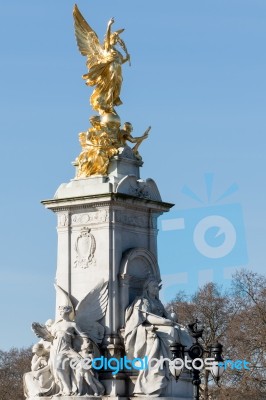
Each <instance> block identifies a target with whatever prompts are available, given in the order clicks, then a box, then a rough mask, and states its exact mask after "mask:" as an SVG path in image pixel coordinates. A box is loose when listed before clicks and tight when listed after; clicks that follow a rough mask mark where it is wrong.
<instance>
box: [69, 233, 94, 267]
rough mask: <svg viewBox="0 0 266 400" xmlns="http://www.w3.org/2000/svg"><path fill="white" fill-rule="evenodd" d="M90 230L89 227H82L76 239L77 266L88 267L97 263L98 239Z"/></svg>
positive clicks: (75, 263)
mask: <svg viewBox="0 0 266 400" xmlns="http://www.w3.org/2000/svg"><path fill="white" fill-rule="evenodd" d="M90 231H91V230H90V229H89V228H87V227H84V228H82V229H81V232H80V235H79V236H78V237H77V239H76V242H75V245H74V249H75V252H76V260H75V261H74V267H75V268H77V267H80V268H88V267H89V266H90V265H95V258H94V253H95V250H96V240H95V237H94V236H93V235H92V234H91V233H90Z"/></svg>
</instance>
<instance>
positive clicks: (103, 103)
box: [73, 5, 130, 115]
mask: <svg viewBox="0 0 266 400" xmlns="http://www.w3.org/2000/svg"><path fill="white" fill-rule="evenodd" d="M73 16H74V25H75V35H76V39H77V45H78V48H79V51H80V52H81V54H82V55H83V56H87V63H86V65H87V67H88V71H89V72H88V73H87V74H84V75H83V79H85V80H86V85H88V86H94V87H95V88H94V90H93V93H92V95H91V98H90V103H91V106H92V107H93V109H94V110H96V111H98V112H99V113H100V114H101V115H103V114H104V113H116V112H115V110H114V106H119V105H120V104H122V101H121V99H120V91H121V85H122V80H123V78H122V64H124V63H125V62H127V61H129V62H130V55H129V53H128V51H127V48H126V45H125V43H124V41H123V40H122V39H121V38H120V36H119V35H120V34H121V33H122V32H123V31H124V29H119V30H117V31H115V32H111V27H112V25H113V23H114V18H111V19H110V21H109V22H108V24H107V31H106V35H105V39H104V43H103V45H101V44H100V42H99V39H98V36H97V34H96V33H95V31H94V30H93V29H92V28H91V27H90V25H89V24H88V23H87V22H86V21H85V19H84V18H83V16H82V15H81V13H80V11H79V9H78V7H77V5H75V7H74V11H73ZM117 44H119V45H120V47H121V48H122V50H123V51H124V53H125V55H123V54H122V53H120V52H119V51H118V50H117V48H116V45H117Z"/></svg>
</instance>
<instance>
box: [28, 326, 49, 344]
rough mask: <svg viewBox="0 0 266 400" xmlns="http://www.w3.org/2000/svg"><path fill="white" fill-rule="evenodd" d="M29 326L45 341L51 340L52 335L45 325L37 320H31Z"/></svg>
mask: <svg viewBox="0 0 266 400" xmlns="http://www.w3.org/2000/svg"><path fill="white" fill-rule="evenodd" d="M31 328H32V330H33V332H34V333H35V335H36V336H37V337H39V338H41V339H43V340H46V341H47V342H52V341H53V339H54V337H53V336H52V335H51V333H50V332H49V331H48V329H47V328H46V326H45V325H42V324H39V323H38V322H33V323H32V325H31Z"/></svg>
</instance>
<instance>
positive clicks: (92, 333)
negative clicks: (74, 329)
mask: <svg viewBox="0 0 266 400" xmlns="http://www.w3.org/2000/svg"><path fill="white" fill-rule="evenodd" d="M107 305H108V282H105V283H101V284H99V285H98V286H96V288H95V289H93V290H92V291H91V292H89V293H88V294H87V295H86V296H85V297H84V299H82V300H81V301H80V302H79V304H78V305H77V307H76V323H77V325H78V326H79V327H80V329H81V330H82V331H83V332H86V333H87V334H88V336H89V337H90V339H92V340H93V341H94V342H96V343H100V342H101V341H102V339H103V335H104V327H103V326H102V325H101V324H100V323H99V322H98V321H100V320H101V319H102V318H103V317H104V316H105V313H106V309H107Z"/></svg>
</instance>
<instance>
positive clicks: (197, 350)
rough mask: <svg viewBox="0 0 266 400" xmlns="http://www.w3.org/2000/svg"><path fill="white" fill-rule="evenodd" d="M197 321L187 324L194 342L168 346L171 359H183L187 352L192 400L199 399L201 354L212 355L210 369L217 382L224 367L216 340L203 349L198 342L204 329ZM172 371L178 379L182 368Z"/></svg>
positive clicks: (221, 347)
mask: <svg viewBox="0 0 266 400" xmlns="http://www.w3.org/2000/svg"><path fill="white" fill-rule="evenodd" d="M198 325H199V321H198V320H196V322H194V323H193V324H189V325H188V329H189V333H190V335H191V336H192V337H193V338H194V339H195V343H194V344H193V345H192V346H191V347H190V348H189V349H185V346H183V345H181V344H180V343H177V342H176V343H174V344H172V345H171V346H170V350H171V352H172V354H173V359H182V360H183V359H184V354H185V353H187V354H188V355H189V357H190V359H191V360H192V361H193V362H192V384H193V400H199V388H200V384H201V379H200V367H201V365H203V360H202V358H203V355H204V353H208V354H210V356H213V358H214V361H213V366H212V369H211V373H212V376H213V379H214V380H215V382H216V383H217V384H218V382H219V379H220V377H221V375H222V373H223V372H224V367H223V366H222V362H223V359H222V351H223V346H222V345H221V344H220V343H218V342H216V343H215V344H213V345H212V346H210V347H209V349H208V350H205V349H204V348H203V347H202V345H201V344H200V343H199V342H198V340H199V339H200V338H201V337H202V334H203V331H204V329H202V328H199V327H198ZM172 373H174V375H175V378H176V380H178V378H179V376H180V375H181V373H182V368H180V369H175V370H174V371H172Z"/></svg>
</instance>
